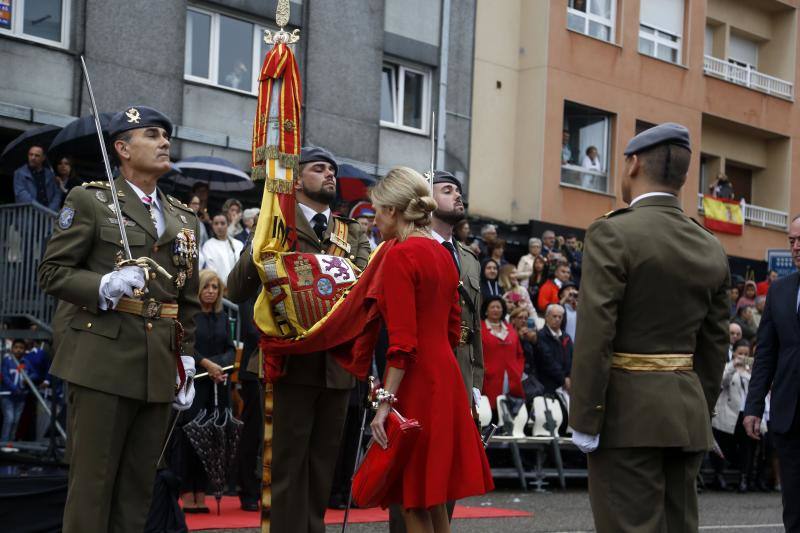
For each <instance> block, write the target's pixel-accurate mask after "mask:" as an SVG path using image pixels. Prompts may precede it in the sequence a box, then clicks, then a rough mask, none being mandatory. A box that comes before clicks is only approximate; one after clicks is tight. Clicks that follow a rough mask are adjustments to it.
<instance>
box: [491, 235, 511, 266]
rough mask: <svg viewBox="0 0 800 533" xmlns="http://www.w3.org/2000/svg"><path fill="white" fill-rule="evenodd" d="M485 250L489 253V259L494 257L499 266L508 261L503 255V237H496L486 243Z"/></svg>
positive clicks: (504, 251) (504, 243)
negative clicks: (489, 242)
mask: <svg viewBox="0 0 800 533" xmlns="http://www.w3.org/2000/svg"><path fill="white" fill-rule="evenodd" d="M486 251H487V253H488V255H489V259H494V261H495V262H496V263H497V264H498V265H499V266H503V265H505V264H507V263H508V261H506V257H505V253H506V241H505V240H504V239H497V240H496V241H494V242H493V243H491V244H488V245H487V246H486Z"/></svg>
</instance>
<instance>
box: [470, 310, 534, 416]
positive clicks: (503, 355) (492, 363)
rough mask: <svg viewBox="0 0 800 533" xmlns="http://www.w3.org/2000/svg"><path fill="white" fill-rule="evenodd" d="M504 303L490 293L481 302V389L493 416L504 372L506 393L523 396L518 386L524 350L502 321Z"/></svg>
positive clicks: (509, 327) (503, 317)
mask: <svg viewBox="0 0 800 533" xmlns="http://www.w3.org/2000/svg"><path fill="white" fill-rule="evenodd" d="M505 316H506V303H505V301H504V300H503V298H501V297H499V296H493V297H490V298H487V299H486V300H484V301H483V304H482V306H481V318H483V324H482V328H481V341H482V342H483V363H484V366H485V369H484V376H483V393H484V394H485V395H486V397H488V398H489V405H490V406H491V407H492V414H493V416H494V417H496V416H497V397H498V396H499V395H501V394H504V392H503V384H504V383H505V382H506V376H508V394H509V395H511V396H515V397H517V398H525V392H524V391H523V389H522V373H523V371H524V369H525V354H524V352H523V351H522V343H520V341H519V336H518V335H517V332H516V330H515V329H514V328H513V327H511V326H510V325H509V324H508V323H507V322H506V321H505Z"/></svg>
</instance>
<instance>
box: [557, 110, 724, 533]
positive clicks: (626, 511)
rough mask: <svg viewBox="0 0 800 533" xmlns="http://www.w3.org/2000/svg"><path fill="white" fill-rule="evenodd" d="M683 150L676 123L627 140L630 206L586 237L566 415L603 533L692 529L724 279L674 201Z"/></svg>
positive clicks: (625, 188)
mask: <svg viewBox="0 0 800 533" xmlns="http://www.w3.org/2000/svg"><path fill="white" fill-rule="evenodd" d="M690 158H691V145H690V141H689V132H688V131H687V130H686V128H684V127H683V126H680V125H677V124H670V123H667V124H662V125H660V126H656V127H654V128H651V129H649V130H647V131H645V132H642V133H641V134H639V135H637V136H636V137H634V138H633V139H632V140H631V141H630V143H629V144H628V146H627V148H626V149H625V167H624V171H623V177H622V180H623V181H622V195H623V199H624V200H625V201H626V202H628V203H629V204H630V207H628V208H625V209H620V210H617V211H614V212H612V213H609V214H608V215H606V216H605V217H602V218H601V219H599V220H597V221H595V222H594V223H593V224H592V225H591V226H590V227H589V230H588V231H587V234H586V240H585V245H584V258H583V277H582V280H581V318H580V320H579V321H578V329H577V333H576V337H577V338H576V344H575V352H574V359H573V364H572V389H571V390H572V392H571V402H570V413H569V418H570V426H572V428H573V429H574V434H573V441H574V442H575V443H576V445H578V447H579V448H581V449H582V450H583V451H584V452H588V464H589V495H590V499H591V504H592V512H593V514H594V520H595V526H596V528H597V531H598V532H600V533H612V532H613V533H627V532H642V533H661V532H662V531H667V532H669V533H677V532H689V531H697V530H698V509H697V495H696V489H695V480H696V477H697V474H698V471H699V469H700V463H701V461H702V459H703V455H704V453H705V451H706V450H708V449H710V448H711V445H712V443H713V439H712V436H711V423H710V420H711V413H712V409H713V407H714V405H715V402H716V398H717V395H718V394H719V387H720V380H721V376H722V369H723V366H724V364H725V357H726V355H727V349H728V298H727V289H728V286H729V284H730V274H729V271H728V261H727V257H726V255H725V251H724V250H723V248H722V246H721V245H720V243H719V242H718V241H717V239H715V238H714V236H713V235H711V234H710V233H709V232H708V231H706V230H705V229H704V228H702V227H700V225H699V224H698V223H697V222H695V221H694V220H693V219H691V218H689V217H688V216H687V215H686V214H685V213H684V212H683V210H682V209H681V204H680V201H679V199H678V195H679V193H680V190H681V187H682V186H683V184H684V182H685V180H686V173H687V170H688V168H689V161H690ZM687 272H690V273H691V275H687Z"/></svg>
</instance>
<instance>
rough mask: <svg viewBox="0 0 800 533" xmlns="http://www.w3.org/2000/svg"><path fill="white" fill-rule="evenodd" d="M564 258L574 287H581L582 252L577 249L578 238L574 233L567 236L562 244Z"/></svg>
mask: <svg viewBox="0 0 800 533" xmlns="http://www.w3.org/2000/svg"><path fill="white" fill-rule="evenodd" d="M564 257H565V259H566V260H567V263H569V271H570V274H572V281H573V282H574V283H575V286H577V287H580V285H581V265H582V264H583V252H581V251H580V250H579V249H578V237H576V236H575V234H574V233H570V234H569V235H567V238H566V241H565V242H564Z"/></svg>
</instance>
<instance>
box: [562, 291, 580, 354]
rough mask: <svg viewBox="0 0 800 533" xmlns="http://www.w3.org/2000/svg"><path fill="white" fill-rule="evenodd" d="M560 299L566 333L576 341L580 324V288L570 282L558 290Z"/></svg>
mask: <svg viewBox="0 0 800 533" xmlns="http://www.w3.org/2000/svg"><path fill="white" fill-rule="evenodd" d="M558 298H559V303H560V304H561V305H562V307H564V324H563V329H564V332H565V333H566V334H568V335H569V336H570V338H571V339H573V340H575V326H576V324H577V323H578V288H577V287H576V286H575V284H574V283H572V282H571V281H568V282H566V283H564V284H563V285H561V288H560V289H559V290H558Z"/></svg>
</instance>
